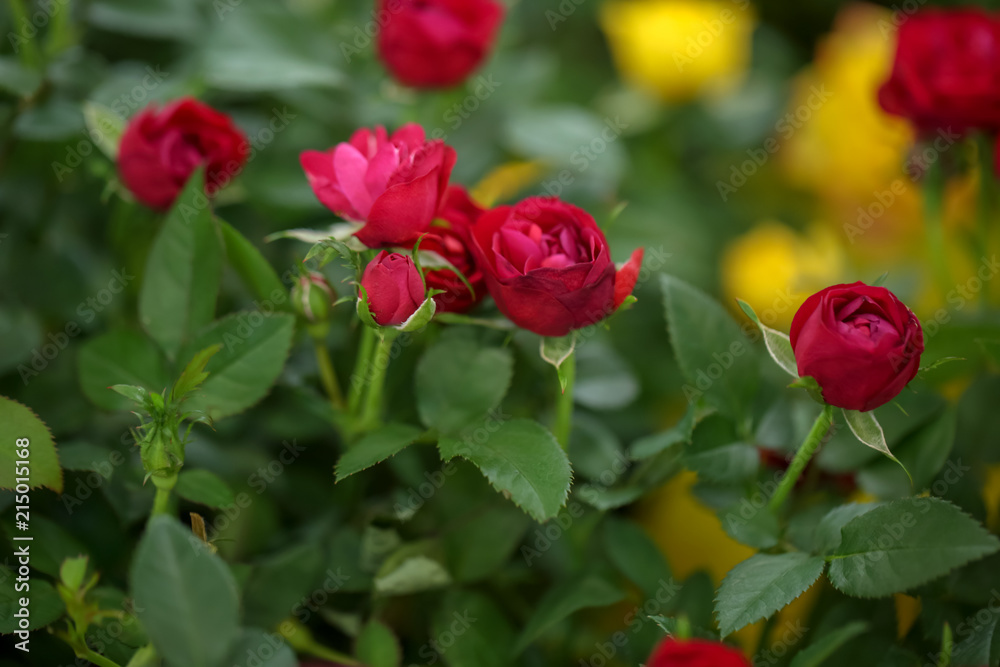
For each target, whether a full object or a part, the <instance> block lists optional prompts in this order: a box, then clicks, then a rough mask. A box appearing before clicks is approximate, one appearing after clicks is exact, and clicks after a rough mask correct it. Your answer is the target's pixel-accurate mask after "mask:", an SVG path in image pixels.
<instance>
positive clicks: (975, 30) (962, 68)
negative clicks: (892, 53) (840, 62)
mask: <svg viewBox="0 0 1000 667" xmlns="http://www.w3.org/2000/svg"><path fill="white" fill-rule="evenodd" d="M879 102H880V103H881V105H882V108H883V109H885V110H886V111H887V112H889V113H891V114H895V115H897V116H904V117H906V118H909V119H910V120H911V121H913V123H914V124H915V125H916V126H917V127H918V128H919V129H921V130H923V131H925V132H926V131H933V130H935V129H938V128H948V127H950V128H952V129H953V130H955V131H958V132H961V131H964V130H967V129H971V128H982V129H997V128H1000V18H998V17H997V16H996V15H993V14H987V13H986V12H984V11H982V10H979V9H967V10H935V9H930V10H924V11H920V12H917V13H916V14H914V15H913V16H910V17H909V18H907V19H906V21H905V22H904V23H903V24H902V25H901V26H900V28H899V42H898V46H897V47H896V58H895V61H894V63H893V68H892V74H891V75H890V77H889V80H888V81H887V82H886V83H885V84H883V85H882V88H881V89H880V90H879Z"/></svg>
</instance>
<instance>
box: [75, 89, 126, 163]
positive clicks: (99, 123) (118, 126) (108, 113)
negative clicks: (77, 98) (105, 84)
mask: <svg viewBox="0 0 1000 667" xmlns="http://www.w3.org/2000/svg"><path fill="white" fill-rule="evenodd" d="M83 120H84V122H86V123H87V131H88V132H89V134H90V137H91V139H93V140H94V143H95V144H97V147H98V148H100V149H101V151H102V152H103V153H104V154H105V155H107V156H108V157H109V158H111V159H112V160H117V159H118V144H120V143H121V141H122V134H124V133H125V119H123V118H122V117H121V116H119V115H118V114H117V113H115V112H114V111H113V110H111V109H110V108H108V107H106V106H104V105H103V104H98V103H97V102H84V103H83Z"/></svg>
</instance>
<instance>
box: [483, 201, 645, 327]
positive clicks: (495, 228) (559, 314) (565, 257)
mask: <svg viewBox="0 0 1000 667" xmlns="http://www.w3.org/2000/svg"><path fill="white" fill-rule="evenodd" d="M472 237H473V244H472V247H473V252H474V253H475V254H476V261H477V262H478V263H479V266H480V268H481V269H482V270H483V273H484V275H485V278H486V285H487V287H489V290H490V294H491V295H493V299H494V300H495V301H496V302H497V306H498V307H499V308H500V310H501V311H502V312H503V313H504V314H505V315H506V316H507V317H509V318H510V319H511V321H512V322H514V324H516V325H518V326H519V327H522V328H524V329H528V330H530V331H534V332H535V333H537V334H539V335H542V336H565V335H566V334H568V333H569V332H570V331H572V330H573V329H579V328H581V327H585V326H588V325H590V324H594V323H595V322H599V321H601V320H603V319H604V318H605V317H607V316H608V315H610V314H611V313H613V312H614V311H615V310H616V309H617V308H618V306H620V305H621V304H622V302H623V301H624V300H625V298H626V297H627V296H628V295H629V294H631V293H632V289H633V288H634V287H635V283H636V280H637V279H638V277H639V267H640V265H641V264H642V249H641V248H640V249H639V250H636V251H635V252H634V253H633V254H632V258H631V259H630V260H629V261H628V263H627V264H626V265H625V266H624V267H622V269H621V270H620V271H616V270H615V265H614V264H613V263H612V261H611V251H610V249H609V248H608V242H607V240H606V239H605V238H604V234H603V233H602V232H601V229H600V228H599V227H598V226H597V223H596V222H594V219H593V218H592V217H591V216H590V214H588V213H587V212H586V211H584V210H582V209H579V208H577V207H576V206H572V205H570V204H566V203H565V202H562V201H560V200H559V199H556V198H554V197H532V198H529V199H526V200H524V201H523V202H521V203H520V204H518V205H517V206H513V207H511V206H502V207H500V208H496V209H494V210H492V211H488V212H487V213H485V214H484V215H483V216H482V217H481V218H479V221H478V222H477V223H476V225H475V226H474V227H473V229H472Z"/></svg>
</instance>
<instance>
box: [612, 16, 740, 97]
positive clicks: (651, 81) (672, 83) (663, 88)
mask: <svg viewBox="0 0 1000 667" xmlns="http://www.w3.org/2000/svg"><path fill="white" fill-rule="evenodd" d="M600 21H601V27H602V28H603V30H604V32H605V34H606V35H607V37H608V42H609V44H610V46H611V54H612V56H613V57H614V60H615V64H616V65H617V66H618V69H619V71H620V72H621V74H622V75H623V77H624V78H625V79H627V80H628V81H629V82H631V83H633V84H634V85H636V86H638V87H640V88H642V89H645V90H647V91H649V92H650V93H652V94H654V95H657V96H659V97H661V98H662V99H664V100H666V101H669V102H681V101H687V100H690V99H693V98H696V97H698V96H700V95H703V94H708V95H712V94H721V93H725V92H727V91H729V90H732V88H733V87H734V86H735V85H736V84H738V83H739V82H740V81H741V80H742V78H743V75H744V73H745V72H746V68H747V63H748V62H749V60H750V51H751V34H752V33H753V29H754V25H755V17H754V14H753V10H752V8H751V7H750V2H749V0H730V1H725V0H708V1H702V0H611V1H610V2H607V3H606V4H605V5H603V6H602V7H601V17H600Z"/></svg>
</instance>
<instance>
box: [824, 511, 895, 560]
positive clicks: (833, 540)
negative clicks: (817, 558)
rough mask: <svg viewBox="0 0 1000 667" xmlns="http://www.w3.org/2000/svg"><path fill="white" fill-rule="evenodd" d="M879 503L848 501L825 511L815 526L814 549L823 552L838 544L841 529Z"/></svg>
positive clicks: (834, 547) (831, 549)
mask: <svg viewBox="0 0 1000 667" xmlns="http://www.w3.org/2000/svg"><path fill="white" fill-rule="evenodd" d="M878 506H879V503H848V504H846V505H841V506H839V507H834V508H833V509H832V510H830V511H829V512H827V513H826V515H824V516H823V518H822V519H820V521H819V524H817V526H816V533H815V537H814V538H813V541H814V542H815V545H816V549H815V550H816V551H817V552H818V553H821V554H825V553H828V552H831V551H833V550H834V549H836V548H837V547H839V546H840V540H841V539H842V538H841V530H843V528H844V526H846V525H847V524H848V523H850V522H851V521H853V520H854V519H856V518H857V517H859V516H861V515H862V514H864V513H865V512H870V511H872V510H873V509H875V508H876V507H878Z"/></svg>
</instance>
